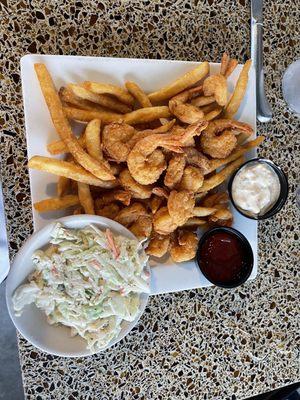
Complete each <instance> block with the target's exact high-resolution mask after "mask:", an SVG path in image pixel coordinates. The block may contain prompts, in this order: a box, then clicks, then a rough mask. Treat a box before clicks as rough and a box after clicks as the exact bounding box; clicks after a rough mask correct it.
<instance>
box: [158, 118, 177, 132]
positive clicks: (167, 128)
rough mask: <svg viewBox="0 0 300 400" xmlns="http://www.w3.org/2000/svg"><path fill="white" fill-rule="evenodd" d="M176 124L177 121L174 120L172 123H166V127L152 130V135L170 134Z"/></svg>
mask: <svg viewBox="0 0 300 400" xmlns="http://www.w3.org/2000/svg"><path fill="white" fill-rule="evenodd" d="M175 123H176V119H172V120H171V121H168V122H166V123H165V124H164V125H162V126H159V127H158V128H155V129H152V133H166V132H169V130H171V129H172V128H173V126H174V125H175Z"/></svg>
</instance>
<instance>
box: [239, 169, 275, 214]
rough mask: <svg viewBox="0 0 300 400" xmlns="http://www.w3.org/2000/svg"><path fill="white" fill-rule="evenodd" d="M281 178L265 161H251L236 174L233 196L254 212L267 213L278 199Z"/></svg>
mask: <svg viewBox="0 0 300 400" xmlns="http://www.w3.org/2000/svg"><path fill="white" fill-rule="evenodd" d="M279 194H280V182H279V178H278V176H277V174H276V172H275V171H273V169H272V167H270V166H268V165H267V164H265V163H261V162H255V163H249V164H247V165H246V166H245V167H244V168H242V169H241V170H240V171H239V172H238V173H237V174H236V176H235V178H234V180H233V183H232V198H233V200H234V202H235V204H236V205H237V206H238V207H239V208H241V209H243V210H245V211H249V212H250V213H253V214H261V213H265V212H266V211H267V210H268V209H269V208H270V207H272V206H273V205H274V203H275V202H276V201H277V200H278V198H279Z"/></svg>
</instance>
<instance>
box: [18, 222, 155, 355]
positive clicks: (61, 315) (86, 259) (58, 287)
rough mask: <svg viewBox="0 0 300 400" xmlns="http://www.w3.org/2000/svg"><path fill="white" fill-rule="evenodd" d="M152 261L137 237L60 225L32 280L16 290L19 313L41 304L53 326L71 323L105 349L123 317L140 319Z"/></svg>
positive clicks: (91, 344)
mask: <svg viewBox="0 0 300 400" xmlns="http://www.w3.org/2000/svg"><path fill="white" fill-rule="evenodd" d="M147 260H148V257H147V256H146V254H145V252H144V249H143V246H142V244H141V242H139V241H137V240H132V239H128V238H125V237H123V236H116V235H113V234H112V233H111V232H110V231H106V232H102V231H101V230H99V229H98V228H97V227H96V226H94V225H89V226H87V227H85V228H83V229H67V228H65V227H64V226H63V225H61V224H60V223H57V224H56V225H55V227H54V229H53V231H52V233H51V240H50V246H49V247H48V248H47V249H46V250H37V251H36V252H35V253H34V254H33V256H32V261H33V263H34V265H35V270H34V272H33V273H31V274H30V275H29V276H28V281H29V283H26V284H24V285H21V286H20V287H19V288H17V289H16V291H15V293H14V296H13V304H14V309H15V312H16V315H21V313H22V310H23V309H24V307H25V306H26V305H27V304H31V303H35V304H36V306H37V307H38V308H41V309H42V310H44V311H45V313H46V315H47V317H48V321H49V323H50V324H55V323H60V324H63V325H66V326H69V327H70V328H71V334H72V335H80V336H82V337H83V338H84V339H85V340H86V341H87V348H88V349H90V350H91V351H97V350H100V349H102V348H103V347H105V346H106V345H107V344H108V343H109V342H110V341H111V340H112V339H114V338H115V337H117V336H118V334H119V333H120V331H121V329H122V327H121V324H122V321H124V320H125V321H133V320H134V319H135V318H136V316H137V314H138V312H139V305H140V293H149V273H147V271H146V269H145V266H146V264H147Z"/></svg>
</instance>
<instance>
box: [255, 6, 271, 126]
mask: <svg viewBox="0 0 300 400" xmlns="http://www.w3.org/2000/svg"><path fill="white" fill-rule="evenodd" d="M262 37H263V0H251V59H252V62H253V66H254V68H255V74H256V107H257V119H258V120H259V121H260V122H268V121H270V120H271V118H272V110H271V107H270V105H269V103H268V100H267V98H266V94H265V88H264V71H263V41H262Z"/></svg>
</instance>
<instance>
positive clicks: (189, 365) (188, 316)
mask: <svg viewBox="0 0 300 400" xmlns="http://www.w3.org/2000/svg"><path fill="white" fill-rule="evenodd" d="M45 3H47V5H46V6H45ZM0 8H1V37H0V41H1V49H2V52H1V53H2V57H1V70H0V77H1V86H2V90H1V105H0V108H1V115H0V125H1V129H2V132H1V139H0V154H1V157H2V175H3V184H4V195H5V200H6V212H7V219H8V234H9V242H10V251H11V256H12V257H13V256H14V254H15V252H16V251H17V250H18V248H19V247H20V246H21V244H22V242H23V241H24V239H25V238H26V237H27V236H28V235H29V234H30V233H31V231H32V216H31V204H30V191H29V182H28V174H27V168H26V163H27V156H26V141H25V131H24V120H23V106H22V97H21V83H20V66H19V65H20V64H19V61H20V57H21V56H23V55H24V54H27V53H44V54H49V53H50V54H79V55H89V56H100V55H101V56H115V57H142V58H149V57H150V58H165V59H178V60H180V59H182V60H204V59H208V60H211V61H216V60H220V57H221V54H222V52H223V51H224V50H226V51H227V52H229V53H230V54H231V55H232V56H233V57H237V58H238V59H239V60H240V61H244V60H245V59H246V58H247V57H249V52H250V28H249V22H250V2H249V1H247V0H239V1H237V0H220V1H217V0H194V1H192V0H177V1H176V0H173V1H171V0H169V1H167V0H161V1H159V0H152V1H151V0H147V1H146V0H123V1H120V0H118V1H104V0H103V1H93V0H85V1H83V0H82V1H67V0H57V1H54V0H52V1H48V2H44V1H42V0H32V1H26V0H19V1H18V0H14V1H9V0H0ZM299 19H300V14H299V3H298V5H297V4H296V2H295V1H293V0H286V1H284V2H283V1H279V0H273V1H271V0H269V1H266V2H265V32H266V34H265V64H266V85H267V95H268V98H269V100H270V103H271V105H272V107H273V110H274V119H273V120H272V122H270V123H269V124H265V125H260V124H258V131H259V132H260V133H261V134H264V135H266V137H267V139H266V141H265V143H264V144H263V146H262V148H261V149H260V155H262V156H265V157H268V158H271V159H272V160H274V161H275V162H277V163H278V164H279V165H281V166H282V167H283V169H284V171H285V172H287V173H288V176H289V182H290V196H289V199H288V202H287V204H286V206H285V207H284V209H283V210H282V211H281V212H280V213H279V214H278V215H277V216H276V217H274V218H273V219H271V220H268V221H266V222H261V223H260V224H259V275H258V277H257V279H255V281H251V282H248V283H247V284H245V285H244V286H242V287H240V288H237V289H234V290H229V291H227V290H222V289H219V288H206V289H200V290H191V291H185V292H181V293H175V294H166V295H160V296H155V297H151V299H150V302H149V305H148V307H147V309H146V312H145V314H144V315H143V317H142V318H141V320H140V322H139V324H138V325H137V327H136V328H135V329H134V330H133V331H132V333H131V334H129V335H128V336H127V337H126V338H125V339H124V340H123V341H122V342H121V343H119V344H117V345H116V346H114V347H113V348H112V349H110V350H107V351H105V352H104V353H103V354H99V355H96V356H91V357H87V358H78V359H69V360H68V359H63V358H59V357H54V356H49V355H46V354H43V353H42V352H40V351H38V350H37V349H36V348H34V347H32V346H31V345H30V344H29V343H28V342H27V341H26V340H24V339H23V338H22V337H20V336H19V349H20V360H21V366H22V371H23V381H24V388H25V393H26V396H27V399H37V400H41V399H43V400H44V399H69V400H72V399H85V400H86V399H109V400H113V399H116V400H119V399H147V400H148V399H151V400H154V399H214V400H215V399H222V400H224V399H243V398H246V397H248V396H251V395H253V394H257V393H261V392H265V391H268V390H272V389H273V388H277V387H280V386H284V385H287V384H289V383H292V382H296V381H297V380H299V375H300V374H299V358H298V356H299V353H298V352H297V340H298V343H299V316H298V311H299V309H298V308H297V307H298V306H299V303H298V301H299V297H298V296H299V288H298V289H297V283H299V280H298V281H297V277H296V273H297V261H298V264H299V247H298V249H297V242H298V244H299V241H298V236H299V211H298V210H297V209H296V206H295V199H294V191H295V186H296V185H297V184H299V142H300V141H299V119H298V118H297V117H296V116H295V115H294V114H293V113H291V112H290V111H289V110H288V108H287V106H286V104H285V102H284V100H283V98H282V93H281V78H282V74H283V71H284V70H285V68H286V67H287V66H288V65H289V64H290V63H291V62H292V61H293V60H295V59H297V58H299V57H300V44H299V43H300V42H299V37H300V31H299ZM41 133H42V132H41ZM297 154H298V156H297ZM297 180H298V182H297ZM297 252H298V254H297ZM297 290H298V292H297Z"/></svg>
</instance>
